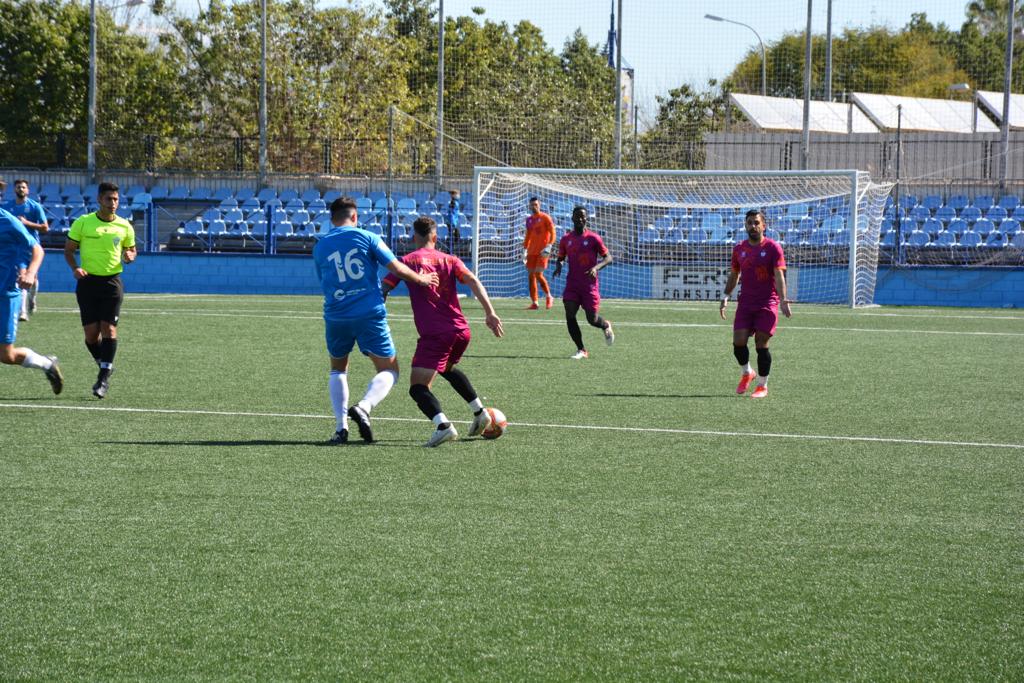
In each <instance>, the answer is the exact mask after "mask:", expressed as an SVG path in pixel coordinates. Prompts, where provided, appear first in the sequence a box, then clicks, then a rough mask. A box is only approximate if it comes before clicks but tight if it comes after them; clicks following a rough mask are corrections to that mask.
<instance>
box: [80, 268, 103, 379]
mask: <svg viewBox="0 0 1024 683" xmlns="http://www.w3.org/2000/svg"><path fill="white" fill-rule="evenodd" d="M95 280H96V278H94V277H91V276H88V275H87V276H86V277H84V278H82V279H81V280H79V281H78V282H77V283H75V299H76V300H77V301H78V313H79V316H80V317H81V319H82V332H83V333H84V334H85V348H87V349H88V350H89V355H90V356H92V359H93V360H94V361H96V366H97V367H99V364H100V314H99V312H98V310H97V305H96V301H95V297H94V296H93V289H94V283H95Z"/></svg>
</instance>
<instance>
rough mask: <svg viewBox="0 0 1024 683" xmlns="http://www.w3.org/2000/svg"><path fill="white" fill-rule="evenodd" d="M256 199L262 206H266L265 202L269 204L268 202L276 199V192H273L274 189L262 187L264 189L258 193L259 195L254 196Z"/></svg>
mask: <svg viewBox="0 0 1024 683" xmlns="http://www.w3.org/2000/svg"><path fill="white" fill-rule="evenodd" d="M256 198H257V199H259V200H260V201H261V202H263V203H264V204H266V203H267V202H269V201H270V200H271V199H277V190H275V189H274V188H272V187H264V188H263V189H262V190H260V191H259V193H258V194H257V195H256Z"/></svg>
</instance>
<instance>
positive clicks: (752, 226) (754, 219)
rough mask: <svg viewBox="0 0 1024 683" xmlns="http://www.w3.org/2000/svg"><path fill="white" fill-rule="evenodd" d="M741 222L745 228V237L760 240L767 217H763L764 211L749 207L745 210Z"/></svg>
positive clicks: (766, 223)
mask: <svg viewBox="0 0 1024 683" xmlns="http://www.w3.org/2000/svg"><path fill="white" fill-rule="evenodd" d="M743 224H744V226H746V228H747V237H749V238H750V241H751V242H760V241H761V238H762V237H764V231H765V229H766V228H767V227H768V219H767V218H765V216H764V211H761V210H760V209H751V210H750V211H747V217H746V218H745V219H744V220H743Z"/></svg>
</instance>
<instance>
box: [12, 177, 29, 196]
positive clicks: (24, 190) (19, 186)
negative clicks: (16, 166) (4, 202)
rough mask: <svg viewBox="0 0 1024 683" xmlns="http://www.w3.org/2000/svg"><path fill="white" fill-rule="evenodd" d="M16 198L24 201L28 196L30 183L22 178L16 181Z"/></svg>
mask: <svg viewBox="0 0 1024 683" xmlns="http://www.w3.org/2000/svg"><path fill="white" fill-rule="evenodd" d="M14 196H15V197H17V198H18V199H24V198H25V197H27V196H28V181H27V180H24V179H22V178H18V179H17V180H15V181H14Z"/></svg>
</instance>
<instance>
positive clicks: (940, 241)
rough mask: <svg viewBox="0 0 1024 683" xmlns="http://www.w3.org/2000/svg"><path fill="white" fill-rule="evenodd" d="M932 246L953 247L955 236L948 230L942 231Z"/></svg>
mask: <svg viewBox="0 0 1024 683" xmlns="http://www.w3.org/2000/svg"><path fill="white" fill-rule="evenodd" d="M932 244H933V245H934V246H937V247H955V246H956V235H955V234H954V233H952V232H951V231H949V230H943V231H942V232H940V233H939V234H938V236H936V238H935V240H934V241H933V242H932Z"/></svg>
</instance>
